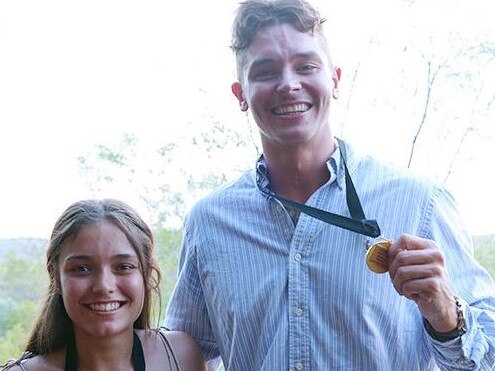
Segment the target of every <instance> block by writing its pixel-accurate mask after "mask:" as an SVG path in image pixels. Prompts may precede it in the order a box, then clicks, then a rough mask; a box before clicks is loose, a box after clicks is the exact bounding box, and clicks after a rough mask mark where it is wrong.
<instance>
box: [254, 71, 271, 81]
mask: <svg viewBox="0 0 495 371" xmlns="http://www.w3.org/2000/svg"><path fill="white" fill-rule="evenodd" d="M275 75H276V71H274V70H263V71H258V72H256V73H255V75H254V78H255V79H256V80H268V79H270V78H272V77H273V76H275Z"/></svg>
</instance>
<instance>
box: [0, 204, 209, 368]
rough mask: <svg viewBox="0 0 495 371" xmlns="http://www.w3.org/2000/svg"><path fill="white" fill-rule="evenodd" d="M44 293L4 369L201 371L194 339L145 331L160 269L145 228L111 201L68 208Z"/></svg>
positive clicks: (55, 238)
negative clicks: (20, 348) (19, 348)
mask: <svg viewBox="0 0 495 371" xmlns="http://www.w3.org/2000/svg"><path fill="white" fill-rule="evenodd" d="M46 265H47V270H48V274H49V287H48V292H47V295H46V298H45V301H44V303H43V306H42V311H41V313H40V315H39V317H38V319H37V321H36V323H35V325H34V327H33V330H32V333H31V335H30V337H29V340H28V343H27V347H26V351H25V352H24V353H23V355H22V356H21V357H20V359H18V360H16V361H11V362H10V363H9V364H7V366H6V367H5V369H8V370H25V371H29V370H80V371H81V370H92V371H94V370H195V371H196V370H206V364H205V362H204V360H203V356H202V354H201V351H200V349H199V347H198V346H197V345H196V343H195V342H194V340H193V339H192V338H191V337H190V336H189V335H187V334H185V333H183V332H174V331H170V332H168V331H165V330H164V329H150V317H151V307H152V292H154V293H155V294H156V296H157V298H160V291H159V285H160V278H161V275H160V271H159V268H158V265H157V262H156V260H155V257H154V240H153V235H152V233H151V230H150V229H149V227H148V226H147V225H146V223H145V222H144V221H143V220H142V219H141V217H140V216H139V215H138V214H137V213H136V211H135V210H133V209H132V208H131V207H129V206H128V205H126V204H125V203H123V202H121V201H117V200H111V199H106V200H101V201H100V200H85V201H79V202H76V203H74V204H73V205H71V206H69V207H68V208H67V209H66V210H65V211H64V213H63V214H62V215H61V216H60V218H59V219H58V221H57V222H56V224H55V227H54V229H53V232H52V235H51V238H50V241H49V245H48V250H47V263H46Z"/></svg>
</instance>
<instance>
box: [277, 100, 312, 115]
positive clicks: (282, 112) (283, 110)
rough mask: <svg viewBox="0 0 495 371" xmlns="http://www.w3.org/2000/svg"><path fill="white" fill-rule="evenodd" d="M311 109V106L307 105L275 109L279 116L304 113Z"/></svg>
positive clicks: (301, 104)
mask: <svg viewBox="0 0 495 371" xmlns="http://www.w3.org/2000/svg"><path fill="white" fill-rule="evenodd" d="M308 109H309V105H307V104H305V103H300V104H293V105H290V106H282V107H277V108H275V113H276V114H279V115H286V114H288V113H295V112H304V111H307V110H308Z"/></svg>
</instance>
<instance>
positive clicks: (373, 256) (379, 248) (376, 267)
mask: <svg viewBox="0 0 495 371" xmlns="http://www.w3.org/2000/svg"><path fill="white" fill-rule="evenodd" d="M391 245H392V241H390V240H382V241H379V242H377V243H374V244H373V245H371V247H370V248H369V249H368V250H367V251H366V265H367V266H368V268H369V269H370V270H371V271H373V272H375V273H385V272H387V271H388V249H389V247H390V246H391Z"/></svg>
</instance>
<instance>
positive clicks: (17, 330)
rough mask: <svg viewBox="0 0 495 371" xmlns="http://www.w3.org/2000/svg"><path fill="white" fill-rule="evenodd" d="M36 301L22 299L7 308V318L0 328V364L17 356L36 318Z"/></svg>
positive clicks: (23, 347)
mask: <svg viewBox="0 0 495 371" xmlns="http://www.w3.org/2000/svg"><path fill="white" fill-rule="evenodd" d="M37 311H38V302H37V301H29V300H23V301H19V302H17V303H15V304H14V305H13V306H12V307H11V308H10V309H9V310H8V319H7V320H6V321H4V322H3V323H2V326H3V327H2V328H0V365H1V364H4V363H5V362H6V361H7V360H8V359H11V358H15V357H17V356H19V355H20V354H21V353H22V351H23V350H24V349H25V346H26V341H27V337H28V336H29V333H30V330H31V327H32V326H33V323H34V321H35V319H36V314H37Z"/></svg>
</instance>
